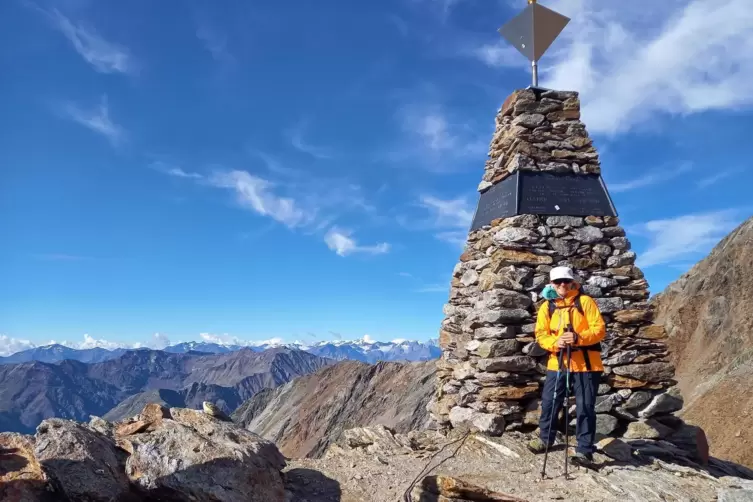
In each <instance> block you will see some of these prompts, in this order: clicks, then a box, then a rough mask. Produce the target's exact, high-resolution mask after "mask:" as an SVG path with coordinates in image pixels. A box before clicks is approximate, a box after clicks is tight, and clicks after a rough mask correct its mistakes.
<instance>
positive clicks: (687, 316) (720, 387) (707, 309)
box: [652, 218, 753, 467]
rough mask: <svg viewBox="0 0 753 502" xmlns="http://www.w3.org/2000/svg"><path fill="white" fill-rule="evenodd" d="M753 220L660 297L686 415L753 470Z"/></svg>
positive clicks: (721, 451)
mask: <svg viewBox="0 0 753 502" xmlns="http://www.w3.org/2000/svg"><path fill="white" fill-rule="evenodd" d="M751 276H753V218H749V219H748V220H747V221H746V222H744V223H742V224H741V225H740V226H739V227H738V228H736V229H735V230H734V231H732V232H731V233H730V234H729V235H728V236H727V237H725V238H724V239H723V240H722V241H721V242H719V243H718V244H717V245H716V246H715V247H714V249H713V250H712V251H711V253H710V254H709V255H708V256H707V257H706V258H704V259H703V260H702V261H700V262H699V263H698V264H696V265H695V266H694V267H693V268H692V269H690V270H689V271H688V272H687V273H685V274H683V275H682V276H681V277H680V278H679V279H678V280H677V281H675V282H674V283H672V284H670V285H669V286H668V287H667V288H666V289H665V290H664V291H663V292H662V293H660V294H659V295H657V296H656V297H654V298H653V299H652V303H654V304H655V307H656V311H657V322H659V323H661V324H663V325H664V327H665V328H666V331H667V334H668V338H667V343H668V345H669V347H670V349H671V350H670V357H671V360H672V361H673V362H674V364H675V365H676V367H677V380H678V381H679V382H680V384H679V386H680V388H681V389H682V392H683V395H684V396H685V397H686V402H685V406H684V407H683V411H682V417H683V418H685V419H687V420H688V421H690V422H692V423H696V424H698V425H700V426H701V427H703V428H704V430H705V431H706V432H707V433H708V435H709V439H710V443H711V449H712V452H713V453H714V454H715V455H718V456H721V457H724V458H727V459H730V460H733V461H736V462H740V463H742V464H745V465H747V466H749V467H753V394H751V391H750V389H751V388H752V387H753V307H752V305H753V290H751V288H750V285H751Z"/></svg>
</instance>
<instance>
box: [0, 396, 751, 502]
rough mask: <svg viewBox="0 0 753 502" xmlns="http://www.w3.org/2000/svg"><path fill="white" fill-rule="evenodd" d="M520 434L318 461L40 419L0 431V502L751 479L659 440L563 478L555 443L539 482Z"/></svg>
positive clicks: (740, 486)
mask: <svg viewBox="0 0 753 502" xmlns="http://www.w3.org/2000/svg"><path fill="white" fill-rule="evenodd" d="M526 439H527V437H526V436H525V435H523V434H521V433H517V432H511V433H506V434H505V435H503V436H502V437H498V438H490V437H487V436H483V435H478V434H475V433H474V434H470V433H461V432H460V431H453V432H452V433H451V434H450V435H448V436H445V435H443V434H442V433H440V432H437V431H429V430H424V431H411V432H408V433H407V434H397V433H394V432H393V431H391V430H390V429H388V428H386V427H384V426H373V427H368V428H355V429H347V430H345V431H343V433H342V434H341V435H340V437H339V439H338V440H337V442H336V443H335V444H332V445H330V446H329V447H328V448H327V449H326V451H325V452H324V455H323V456H322V458H319V459H286V458H285V457H283V455H282V454H281V453H280V452H279V450H278V449H277V447H276V446H275V445H274V444H273V443H271V442H269V441H267V440H264V439H263V438H261V437H260V436H258V435H256V434H254V433H252V432H250V431H247V430H245V429H243V428H242V427H240V426H238V425H237V424H235V423H233V422H230V421H228V420H220V419H217V418H215V417H212V416H210V415H207V414H205V413H202V412H199V411H196V410H189V409H184V408H171V409H167V408H164V407H162V406H160V405H158V404H150V405H148V406H146V407H145V408H144V410H143V411H142V412H141V413H140V414H139V415H138V416H136V417H133V418H131V419H128V420H125V421H123V422H119V423H114V424H113V423H110V422H107V421H105V420H103V419H101V418H96V417H94V418H92V420H91V421H90V422H89V423H88V424H85V423H78V422H74V421H69V420H61V419H49V420H45V421H44V422H43V423H42V424H41V425H40V426H39V427H38V429H37V432H36V434H35V435H34V436H27V435H22V434H16V433H3V434H0V500H2V501H12V502H31V501H64V502H65V501H69V502H77V501H90V502H95V501H103V502H104V501H109V502H112V501H120V502H125V501H139V500H144V501H155V502H156V501H163V502H164V501H167V502H170V501H207V502H209V501H211V502H224V501H227V502H231V501H232V502H239V501H249V502H254V501H258V502H262V501H263V502H277V501H279V502H283V501H284V502H336V501H344V502H387V501H389V502H394V501H397V500H409V501H410V502H419V501H420V502H428V501H436V502H463V501H488V502H489V501H491V502H495V501H496V502H520V501H531V502H533V501H545V500H582V501H587V502H595V501H609V500H620V501H626V500H630V501H642V502H643V501H645V502H653V501H657V502H658V501H662V502H667V501H685V502H706V501H720V502H740V501H753V481H750V480H753V471H751V470H749V469H747V468H744V467H742V466H737V465H735V464H731V463H728V462H723V461H719V460H716V459H711V460H710V462H709V463H708V464H707V465H706V466H701V465H699V464H697V463H696V462H695V461H693V460H691V456H690V454H689V453H687V452H685V451H683V450H680V449H678V448H676V447H675V446H673V445H671V444H669V443H666V442H663V441H641V440H636V441H632V442H621V441H620V440H616V439H607V440H606V441H605V442H603V443H601V447H602V450H603V454H601V453H600V454H597V455H596V461H597V462H598V468H597V469H596V470H585V469H571V475H570V476H569V479H565V477H564V476H563V459H564V457H563V455H564V449H563V448H562V447H561V446H560V447H555V449H554V450H553V451H552V454H551V457H550V462H549V465H548V469H547V473H548V475H549V477H548V478H547V479H545V480H543V481H542V480H541V479H540V475H539V472H540V470H541V463H542V457H541V456H534V455H533V454H531V453H530V452H528V450H527V449H526V448H525V440H526ZM406 494H409V495H410V497H409V498H404V496H405V495H406Z"/></svg>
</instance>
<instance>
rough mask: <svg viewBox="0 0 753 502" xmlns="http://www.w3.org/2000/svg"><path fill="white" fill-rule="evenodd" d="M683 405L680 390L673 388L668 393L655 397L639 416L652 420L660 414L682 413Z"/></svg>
mask: <svg viewBox="0 0 753 502" xmlns="http://www.w3.org/2000/svg"><path fill="white" fill-rule="evenodd" d="M683 404H684V401H683V399H682V395H680V391H679V389H677V387H672V388H671V389H669V390H668V391H667V392H665V393H662V394H659V395H658V396H655V397H654V399H653V400H652V401H651V403H650V404H649V405H648V406H646V408H645V409H644V410H642V411H641V412H640V413H638V416H639V417H641V418H650V417H653V416H654V415H658V414H660V413H661V414H664V413H674V412H675V411H680V410H681V409H682V406H683Z"/></svg>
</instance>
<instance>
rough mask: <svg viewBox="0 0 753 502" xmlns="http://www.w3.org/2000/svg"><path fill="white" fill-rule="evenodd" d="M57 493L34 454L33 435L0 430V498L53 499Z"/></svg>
mask: <svg viewBox="0 0 753 502" xmlns="http://www.w3.org/2000/svg"><path fill="white" fill-rule="evenodd" d="M59 495H60V494H55V493H54V492H53V491H52V486H51V485H50V484H49V479H48V478H47V474H45V472H44V471H43V470H42V466H41V465H40V464H39V462H38V461H37V459H36V457H35V456H34V438H33V437H31V436H24V435H21V434H17V433H15V432H3V433H0V500H7V501H12V502H54V501H55V500H59V499H60V497H59Z"/></svg>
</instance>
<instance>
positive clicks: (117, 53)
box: [37, 8, 136, 74]
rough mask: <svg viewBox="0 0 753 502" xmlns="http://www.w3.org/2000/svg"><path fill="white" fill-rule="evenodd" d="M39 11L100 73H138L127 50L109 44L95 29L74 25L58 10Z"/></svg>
mask: <svg viewBox="0 0 753 502" xmlns="http://www.w3.org/2000/svg"><path fill="white" fill-rule="evenodd" d="M37 9H38V10H40V11H41V12H42V13H43V14H45V15H46V16H47V17H48V18H49V19H50V21H52V24H53V25H54V26H55V28H56V29H57V30H59V31H60V32H61V33H62V34H63V35H65V37H66V38H67V39H68V41H69V42H70V43H71V44H73V48H74V49H76V52H78V53H79V55H80V56H81V57H82V58H84V60H86V62H87V63H89V64H90V65H92V66H93V67H94V69H95V70H97V71H98V72H100V73H124V74H133V73H135V72H136V64H135V62H134V59H133V57H132V56H131V54H130V52H129V51H128V49H127V48H125V47H123V46H121V45H117V44H114V43H112V42H108V41H107V40H105V39H103V38H102V37H100V36H99V35H98V34H97V32H96V31H95V30H94V29H93V28H91V27H86V26H84V25H82V24H76V23H74V22H73V21H71V20H70V19H69V18H67V17H66V16H64V15H63V14H61V13H60V11H58V10H57V9H53V10H51V11H46V10H44V9H40V8H37Z"/></svg>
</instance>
